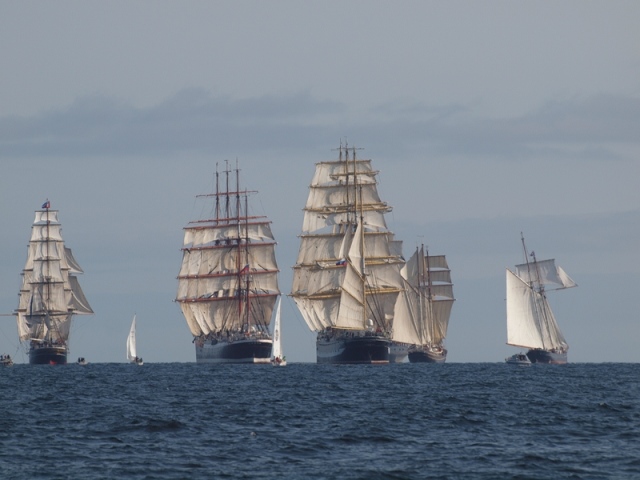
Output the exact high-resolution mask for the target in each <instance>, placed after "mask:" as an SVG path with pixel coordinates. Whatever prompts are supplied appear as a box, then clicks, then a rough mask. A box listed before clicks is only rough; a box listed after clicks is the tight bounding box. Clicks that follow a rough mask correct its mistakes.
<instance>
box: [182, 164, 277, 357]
mask: <svg viewBox="0 0 640 480" xmlns="http://www.w3.org/2000/svg"><path fill="white" fill-rule="evenodd" d="M223 173H224V174H225V178H224V187H222V188H221V187H220V175H219V173H218V171H217V169H216V191H215V193H211V194H206V195H198V196H197V197H203V198H204V199H205V200H211V199H213V200H214V201H213V202H208V203H209V205H210V208H211V210H210V212H209V213H208V214H207V217H206V218H203V219H200V220H194V221H192V222H190V223H189V224H188V225H187V226H186V227H185V228H184V230H185V234H184V244H183V247H182V252H183V256H182V266H181V268H180V273H179V275H178V293H177V298H176V301H177V302H178V303H179V304H180V307H181V309H182V313H183V315H184V318H185V320H186V321H187V325H188V326H189V330H191V333H192V335H193V337H194V339H193V342H194V344H195V349H196V361H197V363H269V362H270V358H271V349H272V338H271V334H270V332H269V326H270V324H271V317H272V314H273V310H274V306H275V303H276V300H277V298H278V296H279V295H280V290H279V289H278V266H277V264H276V257H275V245H276V242H275V240H274V237H273V234H272V233H271V226H270V225H271V222H270V221H269V220H268V219H267V217H264V216H250V215H249V213H248V208H249V204H248V196H249V194H251V193H257V192H255V191H248V190H240V170H239V169H238V168H237V166H236V169H235V180H236V181H235V190H231V189H230V185H229V184H230V180H231V179H230V176H231V175H230V174H231V173H232V171H231V170H229V168H228V166H227V168H226V169H225V171H224V172H223Z"/></svg>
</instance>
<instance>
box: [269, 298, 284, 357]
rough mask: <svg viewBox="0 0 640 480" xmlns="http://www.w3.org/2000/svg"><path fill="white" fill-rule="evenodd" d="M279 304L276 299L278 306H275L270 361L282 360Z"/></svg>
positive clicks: (279, 301)
mask: <svg viewBox="0 0 640 480" xmlns="http://www.w3.org/2000/svg"><path fill="white" fill-rule="evenodd" d="M280 303H281V300H280V298H278V304H277V305H276V315H275V319H274V321H273V344H272V347H271V360H272V361H274V360H275V359H282V358H283V355H282V333H281V328H280Z"/></svg>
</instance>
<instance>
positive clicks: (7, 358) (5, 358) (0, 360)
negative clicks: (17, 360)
mask: <svg viewBox="0 0 640 480" xmlns="http://www.w3.org/2000/svg"><path fill="white" fill-rule="evenodd" d="M0 365H2V366H3V367H10V366H11V365H13V360H12V359H11V355H8V354H7V355H0Z"/></svg>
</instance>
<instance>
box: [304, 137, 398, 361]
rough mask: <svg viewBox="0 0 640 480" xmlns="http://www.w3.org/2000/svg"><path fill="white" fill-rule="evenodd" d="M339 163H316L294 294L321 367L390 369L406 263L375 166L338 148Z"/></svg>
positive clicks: (351, 149) (305, 218) (305, 216)
mask: <svg viewBox="0 0 640 480" xmlns="http://www.w3.org/2000/svg"><path fill="white" fill-rule="evenodd" d="M338 150H339V158H338V159H337V160H332V161H325V162H320V163H317V164H316V168H315V174H314V176H313V179H312V181H311V184H310V186H309V196H308V199H307V203H306V205H305V207H304V221H303V227H302V234H301V235H300V239H301V240H300V250H299V252H298V257H297V260H296V264H295V266H294V268H293V285H292V292H291V296H292V297H293V299H294V301H295V302H296V305H297V306H298V309H299V310H300V312H301V313H302V316H303V318H304V320H305V322H306V323H307V326H308V327H309V328H310V329H311V330H312V331H315V332H317V339H316V358H317V361H318V363H334V364H336V363H338V364H342V363H367V364H369V363H381V364H382V363H389V348H390V344H391V329H392V325H393V323H392V322H393V314H394V304H395V302H396V298H397V296H398V294H399V293H400V292H401V290H402V288H403V286H402V278H401V276H400V268H401V267H402V265H403V264H404V261H403V260H402V259H401V258H400V257H399V256H398V255H396V254H394V252H393V245H392V242H393V240H394V239H393V233H392V232H391V231H390V230H389V229H388V228H387V224H386V221H385V214H386V213H388V212H390V211H391V207H390V206H389V205H387V204H386V203H385V202H383V201H381V199H380V197H379V195H378V190H377V180H376V177H377V175H378V172H377V171H375V170H374V169H373V167H372V164H371V160H362V159H359V158H356V150H357V149H356V148H349V147H348V145H346V144H345V145H344V146H343V145H342V144H341V145H340V148H339V149H338Z"/></svg>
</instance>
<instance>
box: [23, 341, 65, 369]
mask: <svg viewBox="0 0 640 480" xmlns="http://www.w3.org/2000/svg"><path fill="white" fill-rule="evenodd" d="M29 363H30V364H31V365H66V364H67V347H60V346H57V347H37V348H32V349H31V350H29Z"/></svg>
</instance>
